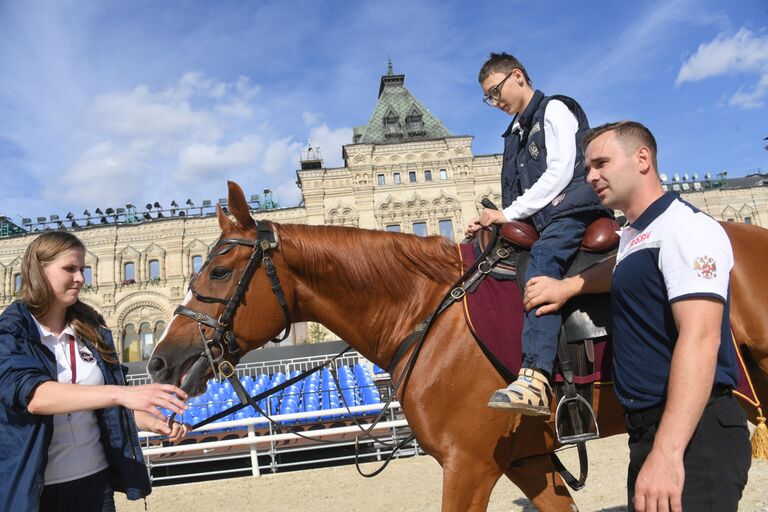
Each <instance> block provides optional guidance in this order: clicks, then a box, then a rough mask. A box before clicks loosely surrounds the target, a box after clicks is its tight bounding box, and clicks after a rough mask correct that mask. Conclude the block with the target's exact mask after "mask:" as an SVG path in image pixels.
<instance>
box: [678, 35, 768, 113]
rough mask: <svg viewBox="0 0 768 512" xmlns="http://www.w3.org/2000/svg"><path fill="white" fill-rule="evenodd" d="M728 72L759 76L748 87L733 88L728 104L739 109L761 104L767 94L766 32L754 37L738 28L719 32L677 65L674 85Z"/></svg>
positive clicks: (767, 55)
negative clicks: (752, 84)
mask: <svg viewBox="0 0 768 512" xmlns="http://www.w3.org/2000/svg"><path fill="white" fill-rule="evenodd" d="M732 73H748V74H756V75H758V77H759V78H758V81H757V82H756V83H755V85H754V86H753V87H752V88H751V89H749V90H746V91H744V90H741V89H740V90H739V91H737V92H736V93H735V94H734V95H733V96H732V97H731V98H730V99H729V101H728V103H729V104H730V105H731V106H735V107H740V108H758V107H761V106H762V105H763V101H762V100H763V98H764V97H765V96H766V94H768V35H764V36H757V35H755V34H753V33H752V32H751V31H750V30H748V29H746V28H742V29H741V30H739V31H738V32H737V33H736V34H735V35H734V36H733V37H730V38H729V37H726V36H725V35H724V34H720V35H718V36H717V37H716V38H715V39H714V40H712V41H711V42H709V43H704V44H701V45H700V46H699V48H698V49H697V50H696V53H695V54H693V55H692V56H691V57H690V58H689V59H688V60H687V61H686V62H685V63H684V64H683V66H682V67H681V68H680V72H679V73H678V75H677V79H676V80H675V85H678V86H679V85H682V84H683V83H685V82H697V81H699V80H704V79H706V78H711V77H715V76H720V75H726V74H732Z"/></svg>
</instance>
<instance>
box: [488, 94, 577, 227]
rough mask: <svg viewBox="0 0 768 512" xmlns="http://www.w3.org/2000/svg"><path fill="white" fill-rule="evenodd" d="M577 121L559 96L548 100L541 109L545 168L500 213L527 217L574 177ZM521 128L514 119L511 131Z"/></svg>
mask: <svg viewBox="0 0 768 512" xmlns="http://www.w3.org/2000/svg"><path fill="white" fill-rule="evenodd" d="M578 129H579V123H578V121H577V120H576V117H575V116H574V115H573V113H572V112H571V111H570V110H569V109H568V107H566V106H565V103H563V102H562V101H559V100H551V101H550V102H549V103H548V104H547V108H546V109H545V110H544V140H545V143H546V145H547V168H546V170H545V171H544V174H542V175H541V177H540V178H539V179H538V180H537V181H536V183H534V184H533V185H532V186H531V188H529V189H528V190H526V191H524V193H523V195H521V196H519V197H518V198H517V199H515V200H514V201H513V202H512V204H511V205H509V206H507V207H506V208H504V210H503V211H502V213H504V216H505V217H506V218H507V220H520V219H526V218H528V217H530V216H531V215H533V214H534V213H536V212H538V211H539V210H541V209H542V208H544V207H545V206H546V205H547V204H549V203H551V202H552V201H553V200H554V199H555V198H556V197H557V196H558V195H560V193H561V192H562V191H563V190H565V187H567V186H568V184H569V183H570V182H571V180H572V179H573V166H574V164H575V163H576V132H577V131H578ZM515 130H518V131H519V130H520V124H519V123H518V122H517V121H515V124H514V125H513V126H512V131H513V132H514V131H515Z"/></svg>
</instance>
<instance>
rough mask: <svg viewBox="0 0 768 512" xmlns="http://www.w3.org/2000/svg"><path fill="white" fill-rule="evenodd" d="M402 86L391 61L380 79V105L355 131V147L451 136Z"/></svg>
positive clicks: (399, 76) (402, 77)
mask: <svg viewBox="0 0 768 512" xmlns="http://www.w3.org/2000/svg"><path fill="white" fill-rule="evenodd" d="M404 83H405V75H395V74H394V73H393V71H392V61H391V60H390V61H389V63H388V65H387V74H386V75H384V76H382V77H381V84H380V85H379V101H378V103H376V108H375V109H374V110H373V115H371V119H370V120H369V121H368V125H367V126H357V127H355V129H354V134H353V138H354V143H355V144H399V143H401V142H412V141H416V140H429V139H442V138H444V137H450V136H451V134H450V132H449V131H448V129H447V128H446V127H445V125H444V124H443V123H442V121H440V120H439V119H437V118H436V117H435V116H434V115H432V113H431V112H430V111H429V110H427V108H426V107H425V106H424V105H422V104H421V102H420V101H419V100H417V99H416V98H415V97H414V96H413V95H412V94H411V93H410V92H409V91H408V89H406V88H405V85H403V84H404Z"/></svg>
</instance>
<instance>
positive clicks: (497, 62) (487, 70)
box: [477, 52, 531, 85]
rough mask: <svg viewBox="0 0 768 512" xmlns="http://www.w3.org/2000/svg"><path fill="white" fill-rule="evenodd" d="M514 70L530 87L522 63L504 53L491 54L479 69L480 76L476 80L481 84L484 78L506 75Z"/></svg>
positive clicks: (529, 78)
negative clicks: (496, 74) (498, 74)
mask: <svg viewBox="0 0 768 512" xmlns="http://www.w3.org/2000/svg"><path fill="white" fill-rule="evenodd" d="M515 69H519V70H520V72H521V73H522V74H523V76H524V77H525V81H526V82H528V85H531V77H529V76H528V71H526V70H525V67H524V66H523V65H522V63H521V62H520V61H519V60H517V59H516V58H515V57H513V56H512V55H510V54H508V53H504V52H501V53H491V56H490V57H488V60H486V61H485V63H484V64H483V67H482V68H480V74H479V75H478V77H477V80H478V81H479V82H480V83H483V82H485V80H486V78H488V77H489V76H491V75H492V74H494V73H501V74H503V75H508V74H510V73H511V72H512V71H514V70H515Z"/></svg>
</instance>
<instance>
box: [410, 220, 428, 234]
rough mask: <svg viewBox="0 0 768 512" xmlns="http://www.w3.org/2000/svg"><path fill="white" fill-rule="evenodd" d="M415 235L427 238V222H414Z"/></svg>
mask: <svg viewBox="0 0 768 512" xmlns="http://www.w3.org/2000/svg"><path fill="white" fill-rule="evenodd" d="M413 234H414V235H419V236H427V223H426V222H414V223H413Z"/></svg>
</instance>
